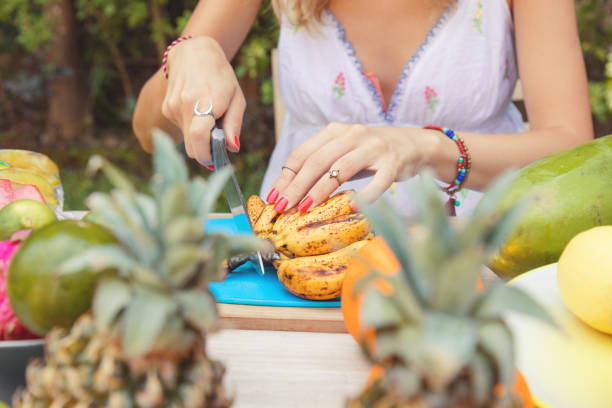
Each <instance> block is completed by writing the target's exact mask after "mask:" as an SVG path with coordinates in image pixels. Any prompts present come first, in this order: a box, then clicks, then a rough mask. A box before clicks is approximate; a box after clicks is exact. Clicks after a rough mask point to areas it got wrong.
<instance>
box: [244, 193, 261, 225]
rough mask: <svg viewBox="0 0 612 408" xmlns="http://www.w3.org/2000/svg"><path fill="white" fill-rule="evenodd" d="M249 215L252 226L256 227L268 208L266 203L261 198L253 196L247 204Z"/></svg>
mask: <svg viewBox="0 0 612 408" xmlns="http://www.w3.org/2000/svg"><path fill="white" fill-rule="evenodd" d="M246 207H247V214H248V216H249V220H250V221H251V225H255V223H256V222H257V220H258V219H259V216H260V215H261V213H262V212H263V210H264V208H265V207H266V203H264V202H263V200H262V199H261V198H259V196H256V195H252V196H250V197H249V199H248V200H247V202H246Z"/></svg>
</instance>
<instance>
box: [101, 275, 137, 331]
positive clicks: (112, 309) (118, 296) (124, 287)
mask: <svg viewBox="0 0 612 408" xmlns="http://www.w3.org/2000/svg"><path fill="white" fill-rule="evenodd" d="M129 301H130V287H129V286H128V284H127V283H125V282H124V281H122V280H120V279H116V278H109V279H105V280H103V281H101V282H100V283H99V284H98V287H97V288H96V294H95V296H94V299H93V306H92V310H93V316H94V319H95V322H96V325H97V327H98V329H101V330H102V331H106V330H108V329H110V327H111V325H112V323H113V322H114V320H115V318H116V317H117V315H118V314H119V312H120V311H121V310H122V309H123V308H124V307H125V306H126V305H127V304H128V302H129Z"/></svg>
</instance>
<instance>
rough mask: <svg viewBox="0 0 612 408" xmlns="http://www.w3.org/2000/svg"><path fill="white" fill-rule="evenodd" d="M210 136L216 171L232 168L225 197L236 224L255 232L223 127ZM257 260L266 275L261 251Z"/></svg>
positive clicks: (240, 229)
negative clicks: (229, 155)
mask: <svg viewBox="0 0 612 408" xmlns="http://www.w3.org/2000/svg"><path fill="white" fill-rule="evenodd" d="M210 136H211V137H210V140H211V142H210V143H211V150H212V155H213V162H214V165H215V171H219V170H221V169H223V168H224V167H230V168H231V169H232V171H231V174H232V177H231V181H228V182H227V183H225V186H224V187H223V192H224V193H225V199H226V200H227V204H228V205H229V208H230V213H231V215H232V219H233V221H234V224H235V225H236V227H237V230H238V231H251V233H253V225H252V224H251V220H250V219H249V216H248V212H247V209H246V205H245V204H244V198H243V196H242V191H241V190H240V186H239V185H238V181H237V180H236V174H235V173H234V170H233V167H232V163H231V162H230V161H229V157H228V155H227V147H226V145H225V131H224V130H223V129H222V128H221V127H219V126H215V127H214V128H213V129H212V132H211V135H210ZM257 260H258V263H259V273H260V274H261V275H264V274H265V273H266V272H265V269H264V265H263V258H262V256H261V253H260V252H259V251H257Z"/></svg>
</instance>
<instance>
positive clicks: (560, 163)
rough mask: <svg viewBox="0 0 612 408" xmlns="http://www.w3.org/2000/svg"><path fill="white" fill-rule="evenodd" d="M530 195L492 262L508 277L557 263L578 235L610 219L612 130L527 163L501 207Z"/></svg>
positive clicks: (605, 223) (497, 270) (611, 215)
mask: <svg viewBox="0 0 612 408" xmlns="http://www.w3.org/2000/svg"><path fill="white" fill-rule="evenodd" d="M527 197H529V200H530V201H529V203H530V204H529V206H528V207H527V209H526V211H525V212H524V213H523V214H522V215H521V216H520V218H519V221H518V223H517V227H516V228H515V230H514V232H512V233H511V234H510V236H509V238H508V239H507V240H506V241H505V243H504V244H503V245H502V246H501V248H500V249H499V251H498V253H497V254H496V255H495V256H494V257H493V260H492V261H491V263H490V264H489V267H490V268H491V269H492V270H493V271H494V272H495V273H496V274H498V275H499V276H501V277H504V278H512V277H515V276H517V275H520V274H521V273H523V272H527V271H529V270H531V269H534V268H537V267H539V266H542V265H547V264H549V263H554V262H557V260H558V259H559V256H560V255H561V252H563V249H564V248H565V246H566V245H567V243H568V242H569V241H570V239H572V238H573V237H574V236H575V235H576V234H578V233H579V232H582V231H585V230H587V229H589V228H592V227H594V226H597V225H611V224H612V135H609V136H605V137H601V138H599V139H595V140H593V141H591V142H588V143H585V144H583V145H580V146H577V147H574V148H571V149H567V150H564V151H561V152H559V153H556V154H553V155H550V156H547V157H544V158H542V159H540V160H538V161H535V162H533V163H532V164H530V165H528V166H526V167H524V168H523V169H522V170H521V171H520V172H519V174H518V176H517V178H516V179H515V180H514V182H513V184H512V185H511V187H510V189H509V190H508V192H507V194H506V196H505V198H504V199H503V200H502V202H501V204H500V209H504V208H508V206H511V205H513V204H515V203H517V202H518V201H519V200H522V199H525V198H527Z"/></svg>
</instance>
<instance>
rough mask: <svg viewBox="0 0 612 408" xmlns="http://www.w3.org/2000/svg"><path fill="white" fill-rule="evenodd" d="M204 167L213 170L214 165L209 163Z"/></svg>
mask: <svg viewBox="0 0 612 408" xmlns="http://www.w3.org/2000/svg"><path fill="white" fill-rule="evenodd" d="M204 167H206V168H207V169H208V170H210V171H215V166H214V164H209V165H208V166H204Z"/></svg>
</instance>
